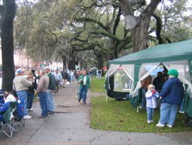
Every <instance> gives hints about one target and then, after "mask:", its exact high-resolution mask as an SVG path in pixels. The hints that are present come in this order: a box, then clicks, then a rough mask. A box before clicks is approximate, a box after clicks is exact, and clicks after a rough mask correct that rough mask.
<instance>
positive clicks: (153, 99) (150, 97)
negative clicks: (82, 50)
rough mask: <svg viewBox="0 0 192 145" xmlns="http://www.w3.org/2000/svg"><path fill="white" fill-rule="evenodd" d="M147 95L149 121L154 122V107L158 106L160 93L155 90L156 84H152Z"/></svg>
mask: <svg viewBox="0 0 192 145" xmlns="http://www.w3.org/2000/svg"><path fill="white" fill-rule="evenodd" d="M145 97H146V110H147V123H152V122H153V120H152V118H153V115H154V109H155V108H156V107H157V98H158V97H159V93H158V92H157V91H156V90H155V86H154V85H152V84H150V85H149V86H148V91H147V92H146V94H145Z"/></svg>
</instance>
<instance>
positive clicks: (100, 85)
mask: <svg viewBox="0 0 192 145" xmlns="http://www.w3.org/2000/svg"><path fill="white" fill-rule="evenodd" d="M104 83H105V79H104V77H102V78H101V79H97V78H91V92H98V93H105V88H104Z"/></svg>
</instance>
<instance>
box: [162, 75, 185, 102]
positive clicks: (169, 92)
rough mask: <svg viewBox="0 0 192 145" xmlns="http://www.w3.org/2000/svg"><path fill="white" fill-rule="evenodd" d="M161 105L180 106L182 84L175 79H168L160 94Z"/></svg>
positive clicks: (182, 94)
mask: <svg viewBox="0 0 192 145" xmlns="http://www.w3.org/2000/svg"><path fill="white" fill-rule="evenodd" d="M160 97H162V99H161V103H170V104H176V105H180V104H181V102H182V99H183V97H184V88H183V83H182V82H181V81H180V80H179V79H178V78H176V77H172V78H169V79H168V80H167V81H166V82H165V83H164V85H163V88H162V92H161V93H160Z"/></svg>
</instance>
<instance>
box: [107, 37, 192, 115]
mask: <svg viewBox="0 0 192 145" xmlns="http://www.w3.org/2000/svg"><path fill="white" fill-rule="evenodd" d="M108 63H109V69H108V71H107V74H106V90H107V96H109V97H112V98H117V97H119V96H120V97H126V96H127V94H129V100H130V103H131V105H132V106H134V107H137V106H138V105H140V104H141V93H140V90H141V81H142V80H144V79H145V78H146V77H148V76H149V75H154V74H156V73H157V71H162V69H163V70H170V69H176V70H178V72H179V76H178V78H179V79H180V80H181V81H182V82H183V84H185V85H184V86H185V90H186V95H185V102H184V110H185V112H186V113H187V114H188V115H189V116H192V84H191V82H192V39H190V40H187V41H181V42H175V43H170V44H162V45H157V46H153V47H150V48H148V49H145V50H142V51H139V52H136V53H132V54H129V55H126V56H123V57H121V58H117V59H114V60H111V61H109V62H108ZM154 77H155V76H154ZM120 80H122V81H120ZM119 84H121V85H120V86H119Z"/></svg>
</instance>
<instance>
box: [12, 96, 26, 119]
mask: <svg viewBox="0 0 192 145" xmlns="http://www.w3.org/2000/svg"><path fill="white" fill-rule="evenodd" d="M13 115H14V117H15V119H16V120H18V121H19V120H21V119H22V118H23V117H24V98H23V99H18V100H17V107H16V110H15V111H14V113H13Z"/></svg>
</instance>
